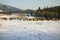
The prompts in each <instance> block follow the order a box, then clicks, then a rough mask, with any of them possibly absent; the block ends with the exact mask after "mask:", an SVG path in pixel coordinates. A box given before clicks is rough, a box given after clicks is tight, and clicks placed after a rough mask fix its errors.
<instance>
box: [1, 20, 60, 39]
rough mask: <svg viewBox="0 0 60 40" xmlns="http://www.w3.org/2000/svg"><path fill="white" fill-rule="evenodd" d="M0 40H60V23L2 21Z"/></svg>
mask: <svg viewBox="0 0 60 40" xmlns="http://www.w3.org/2000/svg"><path fill="white" fill-rule="evenodd" d="M0 40H60V21H20V20H0Z"/></svg>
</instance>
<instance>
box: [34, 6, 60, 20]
mask: <svg viewBox="0 0 60 40" xmlns="http://www.w3.org/2000/svg"><path fill="white" fill-rule="evenodd" d="M34 16H35V17H40V18H46V19H52V18H55V19H60V6H55V7H50V8H48V7H47V8H44V9H40V7H39V8H38V9H37V10H36V11H35V12H34Z"/></svg>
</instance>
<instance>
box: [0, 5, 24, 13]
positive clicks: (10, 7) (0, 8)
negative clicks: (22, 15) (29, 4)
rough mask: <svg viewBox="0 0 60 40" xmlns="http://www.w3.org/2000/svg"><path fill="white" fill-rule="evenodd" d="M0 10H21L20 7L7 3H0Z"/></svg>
mask: <svg viewBox="0 0 60 40" xmlns="http://www.w3.org/2000/svg"><path fill="white" fill-rule="evenodd" d="M0 10H3V11H4V12H21V11H23V10H22V9H19V8H15V7H12V6H9V5H4V4H0Z"/></svg>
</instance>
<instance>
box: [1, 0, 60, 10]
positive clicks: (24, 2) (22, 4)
mask: <svg viewBox="0 0 60 40" xmlns="http://www.w3.org/2000/svg"><path fill="white" fill-rule="evenodd" d="M0 3H2V4H6V5H10V6H14V7H17V8H20V9H24V10H25V9H37V8H38V7H41V8H44V7H47V6H48V7H51V6H60V0H0Z"/></svg>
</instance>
